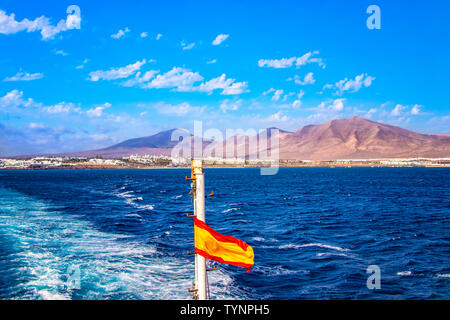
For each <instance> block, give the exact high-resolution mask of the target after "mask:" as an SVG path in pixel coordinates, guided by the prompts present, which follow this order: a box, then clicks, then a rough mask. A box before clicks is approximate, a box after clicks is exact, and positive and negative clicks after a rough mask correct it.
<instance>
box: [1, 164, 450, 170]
mask: <svg viewBox="0 0 450 320" xmlns="http://www.w3.org/2000/svg"><path fill="white" fill-rule="evenodd" d="M269 167H270V166H267V165H266V166H263V165H230V164H224V165H204V168H205V169H260V168H269ZM274 167H276V166H274ZM278 167H279V168H450V165H448V164H435V165H388V164H361V163H358V164H325V163H314V164H280V165H279V166H278ZM108 169H109V170H111V169H114V170H126V169H135V170H152V169H153V170H155V169H169V170H170V169H173V170H176V169H191V167H190V166H188V165H183V166H48V167H31V168H30V167H29V168H21V167H0V171H2V170H18V171H30V170H32V171H33V170H108Z"/></svg>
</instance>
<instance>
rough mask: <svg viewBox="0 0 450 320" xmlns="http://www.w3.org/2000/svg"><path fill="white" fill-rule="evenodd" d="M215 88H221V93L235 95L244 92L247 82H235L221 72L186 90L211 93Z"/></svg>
mask: <svg viewBox="0 0 450 320" xmlns="http://www.w3.org/2000/svg"><path fill="white" fill-rule="evenodd" d="M216 89H222V93H221V94H223V95H235V94H241V93H243V92H246V89H247V82H235V79H231V78H227V76H226V74H225V73H223V74H222V75H221V76H220V77H217V78H213V79H211V80H209V81H207V82H204V83H201V84H200V85H199V86H196V87H192V88H191V89H190V90H188V91H199V92H208V93H212V92H213V91H214V90H216Z"/></svg>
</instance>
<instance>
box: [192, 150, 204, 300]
mask: <svg viewBox="0 0 450 320" xmlns="http://www.w3.org/2000/svg"><path fill="white" fill-rule="evenodd" d="M192 171H193V174H195V183H196V188H195V193H196V194H195V211H196V212H195V214H196V216H197V219H198V220H200V221H203V222H205V176H204V174H203V163H202V160H200V159H193V160H192ZM195 266H196V272H195V274H196V276H197V279H196V280H197V281H196V282H197V283H196V285H197V288H196V289H197V290H198V291H197V294H198V299H199V300H206V259H205V258H204V257H202V256H200V255H198V254H197V255H196V264H195Z"/></svg>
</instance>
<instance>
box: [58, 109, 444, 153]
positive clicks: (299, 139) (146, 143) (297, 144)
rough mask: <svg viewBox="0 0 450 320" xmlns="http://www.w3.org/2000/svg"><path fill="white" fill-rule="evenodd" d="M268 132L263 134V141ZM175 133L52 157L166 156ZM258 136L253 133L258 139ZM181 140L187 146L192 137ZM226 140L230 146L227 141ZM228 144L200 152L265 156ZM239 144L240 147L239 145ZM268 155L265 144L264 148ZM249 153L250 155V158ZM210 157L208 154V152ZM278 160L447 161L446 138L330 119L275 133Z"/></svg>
mask: <svg viewBox="0 0 450 320" xmlns="http://www.w3.org/2000/svg"><path fill="white" fill-rule="evenodd" d="M271 129H273V128H269V129H266V130H267V132H268V137H269V138H268V141H269V142H270V141H271V139H270V134H271V132H272V130H271ZM175 130H176V129H172V130H167V131H163V132H159V133H157V134H155V135H152V136H148V137H142V138H136V139H130V140H126V141H123V142H121V143H118V144H115V145H113V146H110V147H107V148H104V149H99V150H88V151H81V152H72V153H64V154H58V156H73V157H94V156H101V157H103V158H121V157H124V156H129V155H170V154H171V152H172V148H174V147H175V146H176V145H177V144H178V143H179V141H172V140H171V137H172V134H173V132H174V131H175ZM260 136H261V134H258V136H257V137H258V138H260ZM185 137H188V139H190V142H191V144H192V145H193V144H194V143H193V142H194V141H195V140H196V139H199V138H196V137H194V136H192V135H190V134H187V135H186V136H185ZM230 139H231V141H230ZM230 139H229V140H228V141H222V142H217V141H216V142H214V141H211V140H203V149H204V150H205V149H206V150H208V149H209V150H212V149H216V148H217V147H220V146H219V145H220V144H222V146H221V147H222V148H223V149H224V150H226V152H227V153H226V154H227V155H230V154H231V155H232V156H233V155H234V156H236V151H235V150H230V148H229V147H228V149H227V148H226V147H227V146H231V147H232V148H233V146H234V148H236V147H241V148H245V149H241V150H245V155H246V156H248V155H249V154H252V151H251V150H253V152H258V153H260V152H263V151H266V150H265V149H264V148H257V150H255V149H251V148H250V149H249V145H248V141H249V139H252V137H249V136H242V135H236V136H234V137H232V138H230ZM244 144H245V145H244ZM268 149H269V150H270V144H269V148H268ZM253 154H254V153H253ZM212 155H214V152H213V153H212ZM279 155H280V159H303V160H336V159H376V158H414V157H427V158H443V157H447V158H448V157H450V135H438V134H422V133H418V132H414V131H410V130H406V129H402V128H400V127H396V126H392V125H387V124H383V123H379V122H374V121H371V120H368V119H364V118H361V117H357V116H355V117H352V118H347V119H337V120H332V121H330V122H328V123H325V124H319V125H308V126H305V127H303V128H301V129H299V130H297V131H295V132H289V131H283V130H279Z"/></svg>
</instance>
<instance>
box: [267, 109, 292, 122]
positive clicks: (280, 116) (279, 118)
mask: <svg viewBox="0 0 450 320" xmlns="http://www.w3.org/2000/svg"><path fill="white" fill-rule="evenodd" d="M262 120H263V121H267V122H269V123H272V122H286V121H289V120H290V118H289V116H287V115H285V114H284V113H283V112H282V111H281V110H280V111H278V112H277V113H274V114H271V115H270V116H268V117H267V118H264V119H262Z"/></svg>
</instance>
